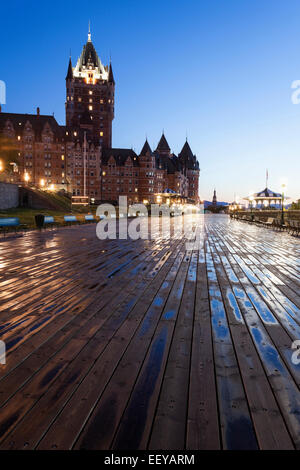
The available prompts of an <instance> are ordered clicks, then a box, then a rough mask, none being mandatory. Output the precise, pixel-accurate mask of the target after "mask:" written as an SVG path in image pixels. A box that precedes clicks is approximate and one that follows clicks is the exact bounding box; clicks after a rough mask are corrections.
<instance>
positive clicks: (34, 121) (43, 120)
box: [0, 113, 63, 137]
mask: <svg viewBox="0 0 300 470" xmlns="http://www.w3.org/2000/svg"><path fill="white" fill-rule="evenodd" d="M7 121H10V122H11V123H12V125H13V127H14V130H15V132H16V133H18V131H19V132H20V133H22V132H23V131H24V127H25V124H26V122H29V123H30V124H31V126H32V128H33V131H34V133H35V134H36V136H40V135H41V133H42V132H43V130H44V127H45V125H46V124H47V123H48V124H49V126H50V128H51V130H52V132H53V133H54V134H55V135H56V136H57V137H63V132H62V126H60V125H59V124H58V122H57V121H56V119H55V118H54V116H48V115H38V114H16V113H0V131H1V130H3V129H4V127H5V126H6V123H7Z"/></svg>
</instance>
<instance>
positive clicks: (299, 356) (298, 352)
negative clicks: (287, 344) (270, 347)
mask: <svg viewBox="0 0 300 470" xmlns="http://www.w3.org/2000/svg"><path fill="white" fill-rule="evenodd" d="M292 349H295V351H294V352H293V354H292V363H293V364H295V365H296V366H297V365H298V364H300V340H299V339H297V340H296V341H294V342H293V344H292Z"/></svg>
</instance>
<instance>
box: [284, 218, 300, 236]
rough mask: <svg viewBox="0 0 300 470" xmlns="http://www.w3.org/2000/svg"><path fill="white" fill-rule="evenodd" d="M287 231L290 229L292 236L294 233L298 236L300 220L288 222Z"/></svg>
mask: <svg viewBox="0 0 300 470" xmlns="http://www.w3.org/2000/svg"><path fill="white" fill-rule="evenodd" d="M287 229H288V232H289V233H292V235H293V234H294V233H296V234H297V235H298V234H299V232H300V222H299V220H293V219H290V220H288V221H287Z"/></svg>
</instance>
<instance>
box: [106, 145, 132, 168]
mask: <svg viewBox="0 0 300 470" xmlns="http://www.w3.org/2000/svg"><path fill="white" fill-rule="evenodd" d="M110 157H114V159H115V161H116V165H118V166H124V165H125V162H126V160H127V158H128V157H130V158H131V160H132V163H133V166H139V161H138V156H137V154H136V153H135V152H134V150H132V149H118V148H116V149H113V148H104V149H103V150H102V163H103V165H107V164H108V160H109V159H110Z"/></svg>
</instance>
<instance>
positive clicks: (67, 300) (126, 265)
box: [0, 215, 300, 450]
mask: <svg viewBox="0 0 300 470" xmlns="http://www.w3.org/2000/svg"><path fill="white" fill-rule="evenodd" d="M186 217H188V218H189V221H190V222H189V223H190V227H191V230H193V228H196V231H198V232H199V234H200V242H199V243H198V245H196V244H195V246H194V249H193V250H188V251H187V250H186V248H187V247H186V240H185V239H174V238H171V239H170V238H164V237H162V236H159V235H158V236H157V237H156V239H155V240H136V241H132V240H99V239H97V238H96V235H95V225H84V226H77V227H66V228H61V229H59V230H50V231H44V232H29V233H27V234H25V235H24V236H23V237H21V238H16V239H13V240H10V239H7V240H5V239H4V240H2V241H1V243H0V253H1V255H0V261H1V264H0V269H1V271H0V285H1V290H0V298H1V317H0V318H1V324H0V328H1V329H0V332H1V335H0V339H1V340H3V341H5V343H6V349H7V357H6V364H5V365H0V406H1V414H0V449H165V450H169V449H172V450H175V449H179V450H182V449H192V450H195V449H220V448H222V449H257V448H260V449H294V448H297V449H299V448H300V413H299V410H300V394H299V380H300V365H299V364H297V362H298V361H297V360H295V350H293V349H292V343H293V342H294V341H295V340H299V339H300V296H299V285H300V279H299V271H300V256H299V255H300V240H299V239H298V238H297V237H293V236H291V235H288V234H287V233H285V232H275V231H273V230H267V229H265V228H263V227H260V226H256V225H250V224H245V223H242V222H240V221H236V220H231V219H230V218H229V217H227V216H199V218H198V219H196V222H195V217H194V216H192V215H191V216H186ZM174 220H176V218H173V219H172V221H171V223H174ZM296 359H297V358H296Z"/></svg>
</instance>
